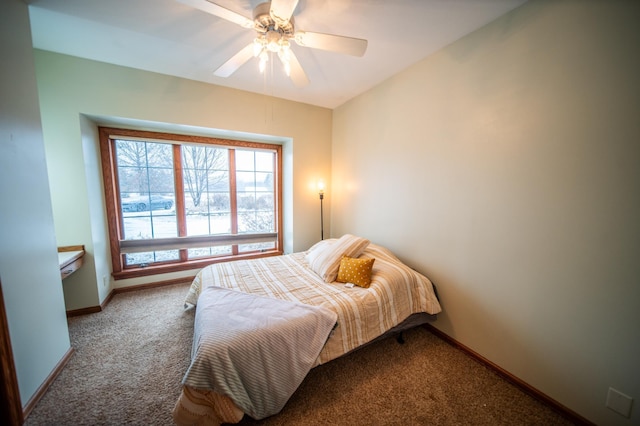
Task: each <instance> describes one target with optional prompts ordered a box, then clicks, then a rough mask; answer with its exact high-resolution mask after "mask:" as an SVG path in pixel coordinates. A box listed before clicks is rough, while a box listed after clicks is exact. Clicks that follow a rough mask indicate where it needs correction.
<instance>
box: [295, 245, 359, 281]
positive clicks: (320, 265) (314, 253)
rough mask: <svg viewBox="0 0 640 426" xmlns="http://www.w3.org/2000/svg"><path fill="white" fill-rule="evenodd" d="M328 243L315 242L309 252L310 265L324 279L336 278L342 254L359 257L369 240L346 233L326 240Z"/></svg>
mask: <svg viewBox="0 0 640 426" xmlns="http://www.w3.org/2000/svg"><path fill="white" fill-rule="evenodd" d="M325 241H327V243H326V244H315V245H314V246H313V247H311V249H309V252H308V253H307V256H306V260H307V263H309V267H310V268H311V269H312V270H313V271H314V272H315V273H316V274H318V275H319V276H320V278H322V279H323V280H324V282H327V283H332V282H334V281H335V280H336V277H337V275H338V269H339V268H340V260H341V259H342V256H348V257H354V258H355V257H358V256H360V255H361V254H362V252H363V251H364V249H366V248H367V246H368V245H369V240H367V239H365V238H362V237H356V236H355V235H351V234H345V235H343V236H342V237H340V238H338V239H337V240H325Z"/></svg>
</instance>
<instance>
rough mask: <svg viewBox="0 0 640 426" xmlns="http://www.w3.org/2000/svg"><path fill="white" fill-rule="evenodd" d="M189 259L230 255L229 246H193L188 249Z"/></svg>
mask: <svg viewBox="0 0 640 426" xmlns="http://www.w3.org/2000/svg"><path fill="white" fill-rule="evenodd" d="M188 253H189V254H188V255H189V259H197V258H199V257H210V256H227V255H230V254H231V253H232V252H231V246H216V247H204V248H194V249H189V250H188Z"/></svg>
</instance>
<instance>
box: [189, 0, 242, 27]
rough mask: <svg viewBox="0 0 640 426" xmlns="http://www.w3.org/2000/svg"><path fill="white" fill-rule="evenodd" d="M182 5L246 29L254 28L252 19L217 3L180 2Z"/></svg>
mask: <svg viewBox="0 0 640 426" xmlns="http://www.w3.org/2000/svg"><path fill="white" fill-rule="evenodd" d="M178 1H179V2H180V3H183V4H186V5H187V6H191V7H193V8H196V9H200V10H202V11H204V12H207V13H210V14H212V15H214V16H217V17H218V18H222V19H226V20H227V21H229V22H233V23H234V24H238V25H240V26H241V27H244V28H253V27H254V23H253V20H252V19H249V18H245V17H244V16H242V15H240V14H239V13H236V12H234V11H232V10H229V9H227V8H225V7H222V6H219V5H217V4H215V3H211V2H209V1H207V0H178Z"/></svg>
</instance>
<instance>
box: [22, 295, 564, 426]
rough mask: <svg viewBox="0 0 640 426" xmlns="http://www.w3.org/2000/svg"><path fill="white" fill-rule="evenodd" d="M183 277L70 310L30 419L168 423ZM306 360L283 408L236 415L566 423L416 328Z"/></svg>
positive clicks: (59, 425)
mask: <svg viewBox="0 0 640 426" xmlns="http://www.w3.org/2000/svg"><path fill="white" fill-rule="evenodd" d="M187 288H188V285H173V286H168V287H162V288H156V289H149V290H141V291H136V292H129V293H121V294H118V295H116V296H115V297H114V298H113V300H112V301H111V303H109V305H108V306H107V308H106V309H105V310H104V311H103V312H100V313H97V314H92V315H86V316H82V317H76V318H71V319H70V320H69V333H70V336H71V344H72V346H73V347H74V349H75V351H76V352H75V354H74V356H73V357H72V359H71V360H70V361H69V363H68V364H67V366H66V367H65V369H64V370H63V371H62V373H61V374H60V376H59V377H58V378H57V379H56V381H55V382H54V383H53V385H52V386H51V388H50V389H49V390H48V392H47V393H46V394H45V395H44V397H43V398H42V400H41V401H40V402H39V403H38V405H37V406H36V407H35V409H34V410H33V412H32V413H31V415H30V416H29V417H28V419H27V422H26V424H27V425H31V426H35V425H56V426H64V425H171V424H173V421H172V419H171V410H172V409H173V406H174V404H175V401H176V400H177V398H178V395H179V393H180V381H181V379H182V376H183V374H184V373H185V371H186V369H187V367H188V364H189V354H190V350H191V340H192V332H193V312H192V311H191V312H183V310H182V300H183V298H184V296H185V294H186V291H187ZM405 340H406V343H405V344H404V345H400V344H398V343H397V342H396V341H395V339H393V338H390V339H386V340H382V341H379V342H377V343H374V344H372V345H369V346H367V347H365V348H362V349H360V350H358V351H356V352H354V353H352V354H350V355H348V356H346V357H343V358H340V359H337V360H335V361H332V362H330V363H328V364H325V365H322V366H319V367H317V368H315V369H313V370H312V371H311V372H310V373H309V375H308V376H307V378H306V379H305V381H304V382H303V383H302V385H301V386H300V388H299V389H298V390H297V392H296V393H295V394H294V395H293V397H292V398H291V399H290V400H289V402H288V404H287V405H286V406H285V408H284V410H283V411H282V412H281V413H280V414H278V415H276V416H273V417H270V418H268V419H264V420H262V421H260V422H256V421H254V420H252V419H249V418H247V417H246V416H245V418H244V419H243V420H242V422H241V424H242V425H253V424H261V425H567V424H571V423H570V422H568V421H567V420H566V419H564V418H563V417H561V416H559V415H558V414H556V413H555V412H554V411H552V410H551V409H549V408H548V407H546V406H545V405H543V404H541V403H539V402H538V401H536V400H535V399H533V398H531V397H530V396H528V395H527V394H525V393H523V392H522V391H520V390H519V389H518V388H517V387H515V386H513V385H511V384H510V383H508V382H506V381H504V380H503V379H502V378H500V377H499V376H497V375H496V374H495V373H494V372H492V371H491V370H489V369H487V368H485V367H484V366H482V365H481V364H479V363H478V362H476V361H475V360H473V359H472V358H470V357H468V356H467V355H466V354H464V353H462V352H461V351H459V350H458V349H456V348H454V347H452V346H450V345H449V344H447V343H445V342H444V341H442V340H441V339H439V338H438V337H436V336H434V335H433V334H431V333H430V332H428V331H427V330H425V329H423V328H417V329H414V330H411V331H409V332H406V333H405Z"/></svg>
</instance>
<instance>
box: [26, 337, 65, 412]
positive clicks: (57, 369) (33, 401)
mask: <svg viewBox="0 0 640 426" xmlns="http://www.w3.org/2000/svg"><path fill="white" fill-rule="evenodd" d="M73 353H74V350H73V348H69V350H68V351H67V352H66V353H65V354H64V356H63V357H62V359H61V360H60V361H59V362H58V364H57V365H56V366H55V368H54V369H53V371H52V372H51V373H50V374H49V376H47V378H46V380H45V381H44V382H43V383H42V384H41V385H40V387H39V388H38V389H37V390H36V392H35V393H34V394H33V396H32V397H31V399H29V401H27V403H26V404H25V406H24V407H23V408H22V413H23V414H22V415H23V418H24V419H25V420H26V419H27V417H28V416H29V414H31V411H33V408H34V407H35V406H36V404H37V403H38V401H40V399H41V398H42V397H43V396H44V394H45V393H46V392H47V390H48V389H49V387H50V386H51V384H52V383H53V381H54V380H55V379H56V377H58V375H59V374H60V373H61V372H62V370H63V369H64V367H65V365H67V363H68V362H69V360H70V359H71V357H72V356H73Z"/></svg>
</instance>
